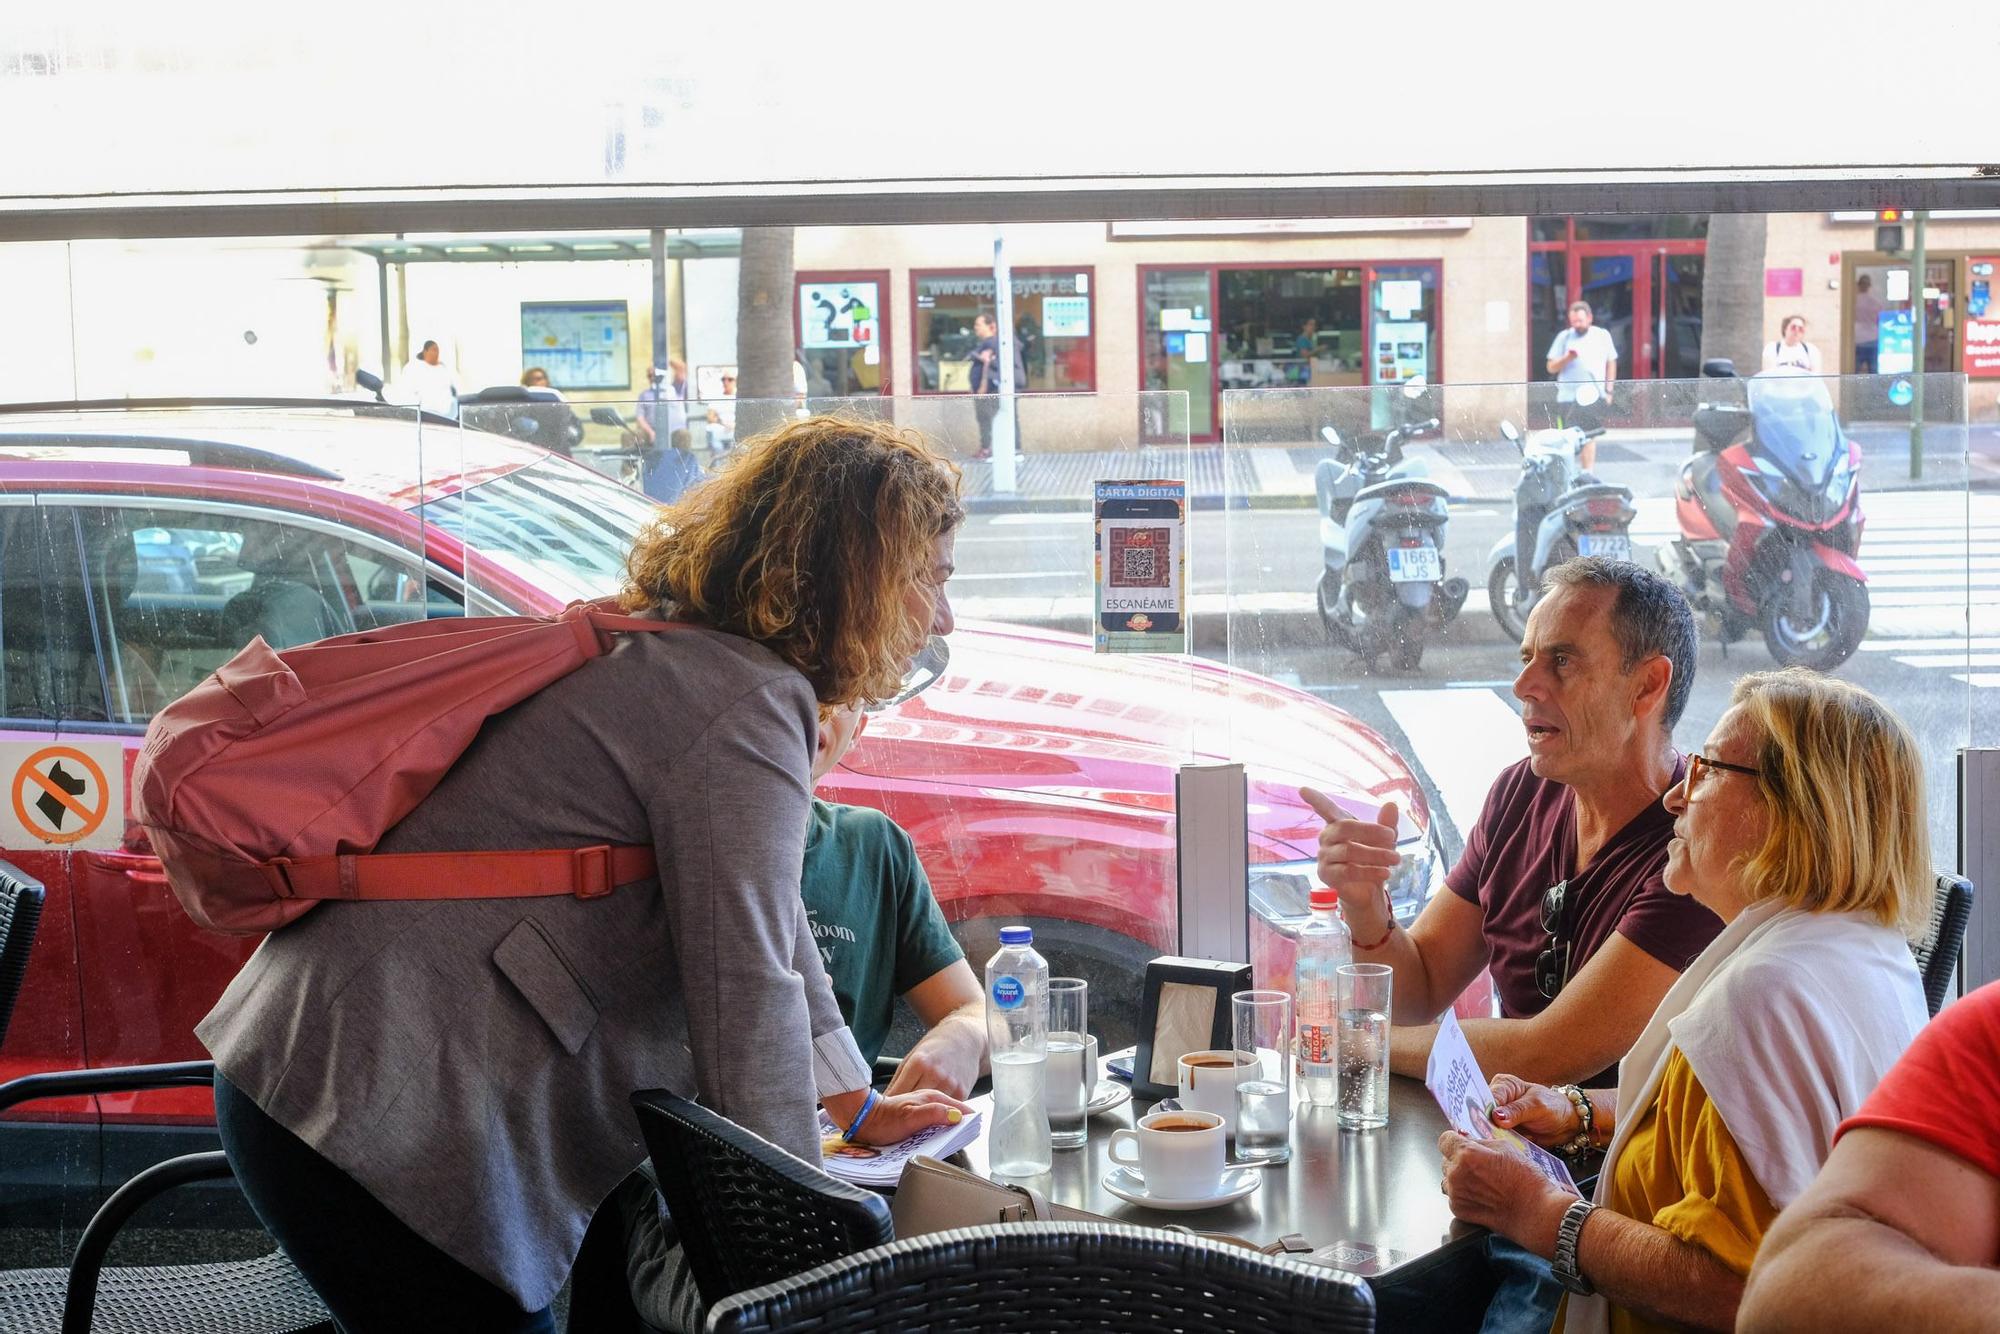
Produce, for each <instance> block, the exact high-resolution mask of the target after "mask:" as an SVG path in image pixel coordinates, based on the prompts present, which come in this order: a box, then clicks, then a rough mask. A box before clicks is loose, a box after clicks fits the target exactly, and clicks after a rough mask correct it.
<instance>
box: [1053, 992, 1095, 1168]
mask: <svg viewBox="0 0 2000 1334" xmlns="http://www.w3.org/2000/svg"><path fill="white" fill-rule="evenodd" d="M1089 1018H1090V983H1088V982H1086V981H1085V980H1084V979H1083V978H1080V977H1052V978H1050V979H1049V1065H1048V1075H1047V1077H1046V1078H1045V1079H1044V1080H1043V1082H1042V1090H1043V1092H1042V1097H1043V1106H1045V1107H1046V1108H1048V1113H1049V1146H1050V1147H1051V1148H1056V1149H1080V1148H1082V1147H1083V1145H1084V1141H1086V1140H1087V1139H1089V1138H1090V1113H1089V1110H1088V1109H1089V1107H1090V1095H1091V1093H1092V1092H1093V1091H1095V1089H1096V1087H1097V1071H1096V1070H1095V1069H1094V1068H1093V1069H1086V1068H1085V1067H1086V1066H1088V1065H1091V1060H1090V1039H1089V1027H1088V1020H1089Z"/></svg>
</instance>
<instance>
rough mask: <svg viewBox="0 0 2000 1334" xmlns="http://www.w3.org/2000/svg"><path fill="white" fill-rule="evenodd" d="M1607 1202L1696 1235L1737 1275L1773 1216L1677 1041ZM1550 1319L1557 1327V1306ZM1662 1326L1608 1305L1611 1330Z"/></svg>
mask: <svg viewBox="0 0 2000 1334" xmlns="http://www.w3.org/2000/svg"><path fill="white" fill-rule="evenodd" d="M1605 1202H1606V1203H1607V1204H1608V1205H1609V1206H1610V1207H1611V1208H1612V1209H1613V1210H1614V1211H1616V1212H1618V1213H1621V1214H1623V1215H1624V1216H1625V1217H1627V1218H1635V1219H1637V1220H1639V1221H1640V1222H1642V1223H1651V1224H1652V1225H1653V1226H1654V1227H1658V1228H1665V1229H1666V1230H1667V1231H1668V1232H1671V1233H1672V1234H1673V1235H1674V1236H1676V1237H1678V1238H1680V1239H1681V1240H1682V1241H1687V1242H1693V1243H1694V1244H1695V1245H1697V1246H1699V1247H1701V1248H1702V1249H1703V1250H1705V1251H1707V1252H1708V1253H1709V1254H1711V1255H1713V1256H1714V1257H1715V1258H1716V1259H1718V1260H1720V1261H1721V1262H1722V1263H1723V1264H1724V1265H1725V1266H1726V1267H1728V1268H1729V1269H1731V1270H1733V1271H1734V1272H1736V1273H1737V1274H1739V1275H1742V1274H1748V1273H1749V1272H1750V1262H1751V1261H1752V1260H1754V1259H1755V1258H1756V1257H1757V1247H1758V1244H1759V1243H1761V1242H1762V1241H1763V1240H1764V1234H1765V1233H1766V1232H1767V1231H1769V1230H1770V1227H1771V1223H1772V1221H1773V1220H1774V1219H1776V1218H1777V1216H1778V1209H1777V1206H1776V1205H1774V1204H1772V1203H1771V1201H1770V1198H1769V1197H1768V1196H1766V1195H1765V1194H1764V1188H1763V1187H1762V1186H1760V1185H1758V1184H1757V1178H1756V1177H1754V1176H1752V1175H1751V1173H1750V1165H1749V1164H1748V1163H1746V1162H1744V1161H1743V1154H1742V1152H1741V1151H1740V1150H1738V1149H1737V1147H1736V1141H1735V1140H1734V1139H1732V1138H1730V1134H1729V1127H1728V1126H1726V1125H1724V1124H1723V1123H1722V1115H1721V1113H1719V1112H1717V1111H1716V1110H1715V1104H1714V1103H1712V1102H1710V1101H1709V1100H1708V1091H1707V1090H1706V1089H1704V1088H1702V1086H1701V1081H1700V1080H1698V1079H1696V1078H1695V1077H1694V1068H1693V1067H1692V1066H1690V1065H1689V1064H1688V1063H1687V1057H1685V1056H1683V1055H1682V1054H1681V1053H1680V1050H1679V1049H1678V1048H1676V1049H1674V1050H1673V1051H1672V1052H1671V1053H1670V1054H1669V1055H1668V1056H1667V1068H1666V1070H1665V1071H1664V1072H1663V1073H1662V1074H1661V1076H1660V1091H1659V1095H1658V1096H1657V1097H1655V1098H1654V1099H1653V1105H1652V1106H1651V1107H1648V1108H1647V1109H1646V1111H1645V1113H1644V1114H1643V1116H1642V1117H1641V1119H1640V1121H1639V1123H1638V1124H1637V1125H1636V1126H1634V1127H1633V1128H1632V1134H1631V1137H1630V1138H1629V1139H1627V1140H1626V1141H1625V1148H1624V1151H1623V1152H1621V1153H1620V1154H1619V1155H1618V1165H1617V1168H1616V1170H1614V1171H1613V1172H1612V1174H1611V1189H1610V1191H1609V1192H1608V1193H1607V1195H1606V1196H1605ZM1584 1274H1585V1277H1589V1274H1590V1271H1589V1270H1588V1269H1586V1270H1585V1271H1584ZM1555 1327H1556V1331H1557V1334H1561V1330H1562V1327H1563V1320H1562V1316H1561V1315H1560V1314H1558V1315H1557V1316H1556V1325H1555ZM1666 1328H1667V1327H1666V1326H1664V1325H1657V1324H1654V1323H1653V1322H1652V1321H1650V1320H1648V1319H1646V1318H1645V1317H1644V1316H1640V1315H1637V1314H1635V1313H1633V1312H1631V1311H1628V1310H1626V1309H1625V1308H1624V1307H1621V1306H1613V1307H1612V1308H1611V1331H1612V1334H1655V1331H1659V1332H1660V1334H1664V1331H1665V1330H1666Z"/></svg>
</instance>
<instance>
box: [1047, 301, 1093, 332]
mask: <svg viewBox="0 0 2000 1334" xmlns="http://www.w3.org/2000/svg"><path fill="white" fill-rule="evenodd" d="M1042 336H1043V337H1044V338H1088V337H1090V298H1089V297H1087V296H1045V297H1043V298H1042Z"/></svg>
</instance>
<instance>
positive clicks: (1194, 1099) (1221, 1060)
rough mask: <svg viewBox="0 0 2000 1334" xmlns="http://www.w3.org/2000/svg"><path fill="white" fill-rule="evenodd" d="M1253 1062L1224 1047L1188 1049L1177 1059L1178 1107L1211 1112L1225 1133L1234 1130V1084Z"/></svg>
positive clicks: (1253, 1064) (1253, 1065)
mask: <svg viewBox="0 0 2000 1334" xmlns="http://www.w3.org/2000/svg"><path fill="white" fill-rule="evenodd" d="M1256 1068H1257V1067H1256V1064H1255V1063H1254V1062H1252V1061H1250V1060H1248V1059H1247V1058H1240V1057H1238V1056H1237V1054H1236V1052H1235V1051H1234V1050H1232V1049H1231V1048H1228V1047H1217V1048H1213V1049H1210V1050H1207V1051H1191V1052H1189V1053H1188V1054H1187V1055H1185V1056H1183V1057H1181V1060H1180V1084H1181V1097H1180V1103H1181V1106H1182V1107H1184V1108H1186V1109H1187V1110H1189V1111H1193V1112H1213V1113H1215V1114H1216V1115H1217V1116H1219V1117H1221V1118H1222V1128H1223V1131H1224V1133H1225V1134H1228V1135H1232V1136H1233V1135H1235V1133H1236V1083H1237V1081H1238V1080H1239V1079H1244V1078H1248V1077H1249V1075H1250V1074H1251V1073H1253V1072H1254V1071H1255V1070H1256Z"/></svg>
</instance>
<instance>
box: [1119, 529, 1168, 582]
mask: <svg viewBox="0 0 2000 1334" xmlns="http://www.w3.org/2000/svg"><path fill="white" fill-rule="evenodd" d="M1172 542H1173V530H1172V529H1171V528H1113V529H1112V530H1111V568H1110V583H1111V585H1112V587H1114V588H1165V587H1167V585H1168V576H1169V575H1170V574H1171V573H1172V571H1170V570H1169V569H1168V568H1167V564H1168V558H1169V555H1170V554H1171V552H1172Z"/></svg>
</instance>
